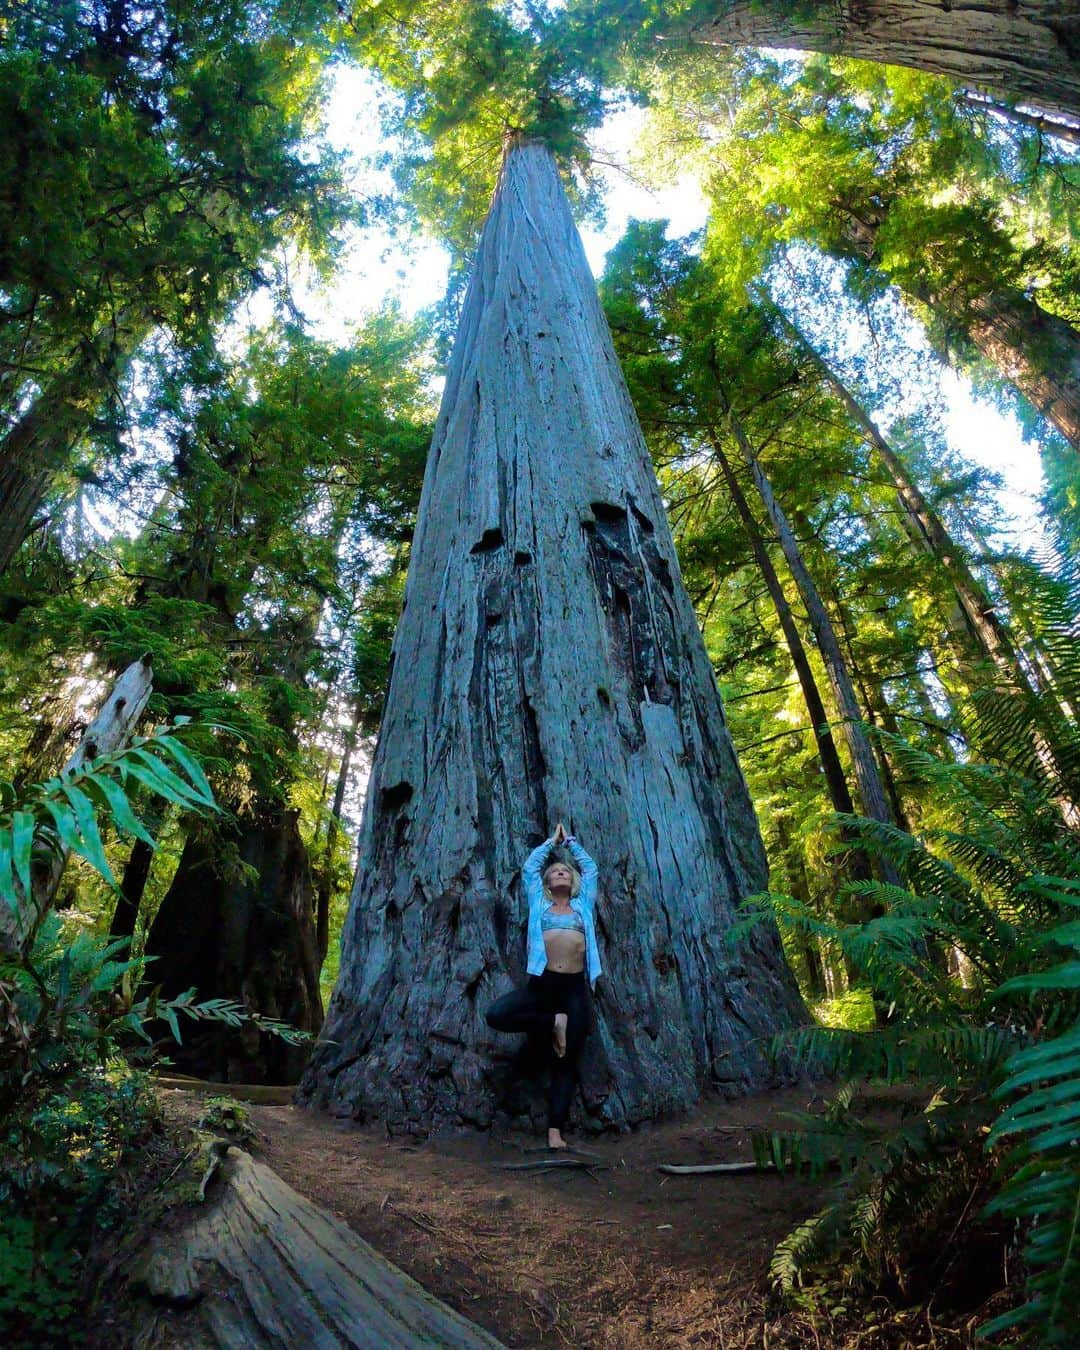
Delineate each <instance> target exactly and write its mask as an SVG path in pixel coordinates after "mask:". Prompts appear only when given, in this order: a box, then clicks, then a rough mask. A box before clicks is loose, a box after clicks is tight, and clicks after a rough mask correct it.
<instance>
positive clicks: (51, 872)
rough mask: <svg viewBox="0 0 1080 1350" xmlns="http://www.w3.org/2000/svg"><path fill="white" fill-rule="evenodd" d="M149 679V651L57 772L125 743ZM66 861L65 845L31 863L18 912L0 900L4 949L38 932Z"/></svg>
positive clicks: (146, 693) (118, 684)
mask: <svg viewBox="0 0 1080 1350" xmlns="http://www.w3.org/2000/svg"><path fill="white" fill-rule="evenodd" d="M153 679H154V672H153V669H152V668H151V665H150V655H149V653H147V655H146V656H144V657H143V658H142V660H140V661H133V662H132V663H131V665H130V666H128V668H127V670H125V671H124V673H123V674H122V675H121V676H120V678H119V679H118V680H117V681H116V683H115V684H114V685H113V687H112V691H111V692H110V694H109V697H108V698H107V699H106V700H105V702H104V703H103V704H102V707H101V710H100V712H99V713H98V715H97V716H96V717H95V718H94V720H93V721H92V722H91V723H90V725H89V726H88V727H87V728H86V733H85V735H84V736H83V738H82V740H81V741H80V742H79V744H78V747H77V748H76V750H75V753H74V754H73V755H72V756H71V758H70V759H69V760H68V762H67V763H66V764H65V765H64V767H63V769H61V771H60V776H61V777H67V776H68V775H69V774H71V773H73V772H74V771H75V770H77V769H79V768H81V767H82V765H83V764H84V763H86V761H87V760H91V759H94V758H96V757H97V756H98V755H111V754H112V753H113V751H114V750H119V749H121V748H122V747H123V746H124V745H125V744H126V743H127V741H128V740H129V739H130V737H131V735H132V733H133V732H134V730H135V727H136V725H137V724H138V721H139V718H140V717H141V716H142V714H143V710H144V709H145V707H146V704H147V701H148V699H149V698H150V690H151V688H152V686H153ZM67 860H68V850H67V849H64V850H62V852H60V853H58V854H57V855H55V856H54V858H53V860H52V862H51V863H49V864H48V866H45V867H42V868H35V870H34V873H33V876H32V883H33V884H32V890H33V894H32V896H30V897H28V898H26V903H24V904H23V905H21V906H20V908H19V911H18V913H13V912H12V911H11V910H10V909H9V908H8V907H7V906H6V905H0V947H2V948H3V949H4V950H5V951H7V952H16V951H18V950H20V949H21V948H23V947H25V946H26V944H27V943H28V942H29V940H30V938H31V937H32V936H33V934H34V933H35V932H36V931H37V927H38V924H39V923H40V922H41V919H42V917H43V916H44V915H45V914H47V913H48V911H49V909H50V908H51V906H52V904H53V901H54V899H55V897H56V891H57V888H58V887H59V885H60V878H61V877H62V876H63V874H64V867H65V865H66V863H67Z"/></svg>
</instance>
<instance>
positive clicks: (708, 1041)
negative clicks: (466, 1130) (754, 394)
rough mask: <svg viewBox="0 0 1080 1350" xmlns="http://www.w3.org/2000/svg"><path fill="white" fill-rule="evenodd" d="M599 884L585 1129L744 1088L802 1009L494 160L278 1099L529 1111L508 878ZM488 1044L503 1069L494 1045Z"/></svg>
mask: <svg viewBox="0 0 1080 1350" xmlns="http://www.w3.org/2000/svg"><path fill="white" fill-rule="evenodd" d="M560 818H561V819H563V820H564V821H566V822H567V824H568V826H570V827H572V829H573V830H574V831H575V832H576V833H577V834H578V836H579V837H580V839H581V840H582V842H583V843H584V844H585V846H586V847H587V848H588V849H589V850H590V851H591V852H592V853H593V854H594V855H595V857H596V859H597V862H598V864H599V867H600V898H599V903H598V915H597V926H598V937H599V941H600V951H601V959H602V961H603V964H604V974H603V976H602V978H601V980H600V981H599V983H598V985H597V989H596V997H595V1002H594V1014H595V1025H594V1030H593V1034H592V1036H591V1037H590V1040H589V1042H588V1044H587V1047H586V1051H585V1056H584V1060H583V1064H582V1107H583V1113H584V1117H585V1120H586V1121H587V1122H588V1123H591V1124H593V1125H597V1126H603V1125H611V1124H619V1125H626V1124H630V1123H634V1122H637V1121H644V1120H648V1119H652V1118H656V1117H658V1116H661V1115H664V1114H665V1113H670V1112H676V1111H681V1110H685V1109H686V1108H687V1107H689V1106H690V1105H691V1104H692V1103H693V1102H694V1100H695V1099H696V1098H697V1096H698V1094H699V1093H700V1091H701V1090H702V1088H703V1087H704V1086H705V1085H706V1084H709V1083H713V1084H718V1085H720V1086H721V1087H722V1088H724V1089H725V1090H728V1091H739V1090H744V1089H747V1088H751V1087H753V1086H755V1085H758V1084H762V1083H764V1082H765V1081H766V1080H767V1079H768V1078H769V1072H770V1071H769V1070H768V1068H767V1067H766V1064H765V1061H764V1059H763V1056H762V1047H761V1044H760V1039H759V1038H760V1037H761V1036H763V1035H764V1034H766V1033H768V1032H770V1031H773V1030H775V1029H776V1028H778V1027H780V1026H784V1025H787V1024H790V1023H792V1022H794V1021H797V1020H799V1019H800V1018H801V1017H802V1016H803V1015H804V1014H803V1010H802V1005H801V1002H800V999H799V996H798V993H797V991H796V987H795V984H794V982H793V979H792V977H791V975H790V972H789V971H788V969H787V967H786V965H785V963H784V959H783V955H782V953H781V949H780V943H779V939H778V936H777V934H776V932H775V930H774V929H772V928H765V927H762V928H759V929H758V930H757V933H756V935H755V936H754V937H753V938H752V939H751V940H750V941H749V942H747V943H744V944H743V945H742V946H740V947H738V948H735V947H733V946H728V945H726V944H725V934H726V933H727V930H728V929H729V928H730V927H731V924H732V922H733V921H734V919H735V918H736V915H737V908H738V904H739V901H740V899H741V898H742V897H743V896H745V895H747V894H749V893H750V892H753V891H756V890H758V889H759V888H760V887H762V886H763V885H764V883H765V878H766V868H765V859H764V856H763V852H762V846H761V840H760V836H759V833H758V828H757V823H756V820H755V818H754V814H753V810H752V808H751V805H750V800H749V796H748V793H747V789H746V785H745V782H744V780H743V777H742V774H741V772H740V770H739V766H738V764H737V762H736V759H735V754H734V751H733V749H732V745H731V741H730V739H729V736H728V733H727V730H726V727H725V724H724V716H723V710H722V708H721V705H720V699H719V695H718V693H717V689H716V685H715V682H714V680H713V675H712V671H711V669H710V666H709V661H708V657H707V655H706V652H705V648H704V644H703V642H702V639H701V634H700V632H699V629H698V626H697V623H696V620H695V617H694V612H693V609H692V607H691V605H690V601H689V599H688V597H687V595H686V592H685V590H684V588H683V584H682V579H681V576H680V573H679V567H678V563H677V561H676V557H675V551H674V547H673V545H672V540H671V535H670V532H669V529H668V525H667V521H666V519H665V516H664V507H663V503H662V502H661V500H660V495H659V492H658V490H657V485H656V480H655V478H654V476H653V472H652V468H651V465H650V463H649V459H648V454H647V451H646V448H645V444H644V441H643V439H642V436H641V432H640V429H639V428H638V425H637V422H636V420H635V417H634V413H633V409H632V407H631V404H630V398H629V395H628V393H627V391H626V387H625V385H624V383H623V379H622V375H621V372H620V370H619V366H618V363H617V360H616V357H615V353H614V349H613V347H612V343H611V338H610V334H609V332H608V330H607V325H606V323H605V320H604V318H603V314H602V311H601V309H600V304H599V301H598V298H597V295H596V291H595V287H594V284H593V280H592V277H591V276H590V274H589V271H588V267H587V264H586V261H585V256H584V253H583V251H582V248H581V242H580V240H579V238H578V236H577V231H576V229H575V227H574V224H573V220H572V218H571V216H570V212H569V208H568V205H567V202H566V198H565V196H564V194H563V191H562V188H561V185H560V183H559V179H558V174H557V172H556V169H555V164H554V161H553V159H552V158H551V155H550V154H549V152H548V151H547V150H546V149H545V148H544V147H543V146H541V145H539V144H536V143H530V142H524V143H517V144H515V145H513V146H512V147H511V148H510V149H509V151H508V154H507V157H506V159H505V161H504V164H503V170H502V174H501V178H500V183H499V188H498V191H497V193H496V196H495V201H494V203H493V205H492V208H491V213H490V216H489V218H488V221H487V225H486V227H485V230H484V234H483V238H482V240H481V244H480V250H479V254H478V257H477V261H476V266H475V272H474V275H473V278H472V283H471V286H470V290H469V294H468V298H467V300H466V303H465V308H464V312H463V314H462V319H461V326H460V329H459V331H458V337H457V343H456V346H455V350H454V355H453V359H452V361H451V365H450V369H449V372H448V375H447V382H446V390H445V393H444V395H443V403H442V408H441V410H440V414H439V418H438V422H437V425H436V432H435V439H434V442H433V444H432V448H431V453H430V456H429V460H428V466H427V475H426V479H425V483H424V490H423V496H422V499H421V504H420V515H419V521H418V524H417V530H416V536H415V539H414V542H413V548H412V554H411V564H410V570H409V579H408V585H407V588H406V601H405V608H404V612H403V615H402V618H401V621H400V624H399V627H398V631H397V635H396V638H395V643H394V655H393V668H392V673H391V682H390V688H389V695H388V699H387V705H386V710H385V714H384V717H383V722H382V728H381V733H380V737H379V744H378V748H377V751H376V755H375V760H374V765H373V769H372V775H371V781H370V786H369V789H368V797H367V803H366V808H365V812H364V821H363V826H362V829H361V839H360V858H359V868H358V873H357V881H356V885H355V888H354V891H353V896H352V903H351V908H350V912H349V917H348V920H347V922H346V928H345V934H344V943H343V950H342V961H341V974H340V977H339V981H338V985H337V988H336V990H335V992H334V996H333V999H332V1001H331V1004H330V1011H329V1013H328V1017H327V1023H326V1027H325V1033H324V1035H325V1040H324V1042H323V1043H322V1044H320V1045H319V1046H318V1047H317V1049H316V1052H315V1054H314V1056H313V1059H312V1063H311V1065H310V1067H309V1070H308V1072H307V1074H306V1076H305V1079H304V1082H303V1084H302V1089H301V1092H302V1096H303V1097H304V1098H305V1099H306V1100H307V1101H309V1102H313V1103H318V1104H319V1105H322V1106H324V1107H326V1108H328V1109H329V1110H330V1111H331V1112H333V1113H335V1114H339V1115H352V1116H355V1117H357V1118H361V1119H363V1118H369V1117H381V1118H383V1119H384V1120H385V1121H386V1122H387V1124H388V1126H389V1127H390V1128H391V1129H394V1130H406V1131H426V1130H428V1129H430V1128H431V1127H433V1126H435V1125H438V1124H453V1123H461V1122H471V1123H474V1124H477V1125H487V1124H489V1123H490V1122H491V1121H492V1120H493V1118H494V1117H495V1115H496V1113H497V1112H506V1113H508V1114H510V1115H516V1114H528V1112H529V1111H530V1110H531V1109H532V1104H533V1103H535V1101H536V1100H537V1092H536V1088H538V1086H539V1085H533V1088H531V1089H529V1090H528V1091H525V1092H521V1093H519V1092H518V1088H517V1086H516V1084H517V1082H518V1079H517V1077H516V1075H514V1074H511V1075H509V1076H508V1075H507V1073H506V1068H505V1061H506V1058H507V1056H508V1053H509V1052H510V1051H511V1050H512V1048H513V1047H512V1043H511V1042H510V1041H509V1039H505V1040H504V1039H502V1038H497V1037H495V1036H494V1034H493V1033H491V1032H489V1031H488V1030H487V1029H486V1027H485V1025H484V1011H485V1009H486V1008H487V1006H488V1005H489V1004H490V1003H491V1002H492V1001H493V1000H494V999H495V998H496V997H497V996H498V995H500V994H502V993H504V992H505V991H506V990H507V989H508V988H509V987H510V985H511V984H512V983H514V982H518V981H521V980H522V979H523V978H524V973H525V972H524V956H525V912H524V901H523V897H522V893H521V883H520V874H519V868H520V865H521V862H522V860H523V859H524V857H525V855H526V853H527V852H528V851H529V850H530V849H531V848H532V847H533V846H534V845H535V844H536V843H537V842H538V841H540V840H542V839H544V838H545V837H547V835H548V834H549V833H550V831H551V828H552V827H553V825H554V823H555V821H556V820H557V819H560ZM500 1051H501V1052H502V1053H500Z"/></svg>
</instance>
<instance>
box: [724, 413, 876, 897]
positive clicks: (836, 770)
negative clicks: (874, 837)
mask: <svg viewBox="0 0 1080 1350" xmlns="http://www.w3.org/2000/svg"><path fill="white" fill-rule="evenodd" d="M710 444H711V446H712V453H713V457H714V458H715V460H716V462H717V464H718V465H719V466H720V471H721V473H722V474H723V475H724V482H725V483H726V484H727V488H728V492H729V493H730V495H731V500H732V502H733V503H734V504H735V510H736V512H737V513H738V516H739V519H740V521H741V522H742V526H743V530H744V531H745V533H746V537H747V540H748V541H749V544H750V549H751V552H752V553H753V555H754V561H755V562H756V563H757V566H758V570H759V571H760V572H761V575H762V576H763V577H764V579H765V585H766V587H767V588H768V591H769V597H770V599H771V600H772V602H773V606H774V608H775V609H776V616H777V618H778V619H779V620H780V628H781V630H782V631H783V634H784V641H785V642H786V643H787V648H788V652H789V653H790V656H791V664H792V665H793V666H794V667H795V674H796V675H797V676H798V680H799V687H800V689H801V690H802V695H803V700H804V702H805V703H806V711H807V714H808V715H809V718H810V725H811V726H812V727H813V731H814V739H815V741H816V742H817V748H818V756H819V758H820V759H821V768H822V772H823V773H824V775H825V786H826V788H827V789H828V792H829V800H830V801H831V802H832V805H833V810H834V811H839V812H841V813H842V814H843V815H854V814H855V805H854V803H853V802H852V800H851V793H850V791H849V790H848V782H847V774H846V773H845V772H844V766H843V765H842V764H841V762H840V756H839V754H838V753H837V749H836V742H835V741H834V740H833V735H832V729H831V727H830V726H829V717H828V714H827V713H826V711H825V704H824V702H823V700H822V697H821V693H820V691H819V690H818V686H817V680H816V678H815V676H814V670H813V667H812V666H811V665H810V658H809V657H808V656H807V653H806V647H805V646H804V645H803V640H802V636H801V634H800V633H799V628H798V625H797V624H796V622H795V617H794V615H793V614H792V612H791V606H790V605H789V604H788V601H787V596H785V594H784V588H783V586H782V585H781V583H780V578H779V576H778V575H777V572H776V568H775V567H774V566H773V562H772V558H770V556H769V550H768V549H767V548H766V546H765V541H764V539H762V537H761V531H760V530H759V529H758V524H757V521H756V520H755V519H754V513H753V512H752V511H751V510H750V504H749V502H748V501H747V500H746V495H745V493H744V492H743V490H742V487H741V486H740V484H739V480H738V479H737V478H736V476H735V472H734V470H733V469H732V467H731V461H730V460H729V459H728V457H727V455H726V454H725V453H724V447H723V442H722V441H721V439H720V437H719V436H716V435H713V436H711V437H710ZM850 868H851V872H852V875H853V876H854V877H855V878H862V879H865V878H868V877H869V876H870V863H869V860H868V859H867V857H866V855H865V853H863V852H862V851H861V850H859V849H855V850H853V851H852V854H851V857H850Z"/></svg>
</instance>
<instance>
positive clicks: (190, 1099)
mask: <svg viewBox="0 0 1080 1350" xmlns="http://www.w3.org/2000/svg"><path fill="white" fill-rule="evenodd" d="M810 1094H811V1089H809V1088H806V1089H802V1090H792V1091H787V1092H782V1093H773V1094H770V1095H766V1096H762V1097H756V1098H751V1099H747V1100H743V1101H737V1102H714V1103H710V1104H708V1105H706V1106H704V1107H703V1108H702V1109H701V1110H700V1111H699V1112H697V1113H696V1115H695V1116H694V1117H693V1118H692V1119H690V1120H687V1121H681V1122H678V1123H674V1124H669V1125H661V1126H656V1127H653V1128H652V1129H649V1130H643V1131H641V1132H639V1133H637V1134H633V1135H628V1136H623V1137H621V1138H613V1139H607V1140H600V1141H597V1142H591V1141H590V1142H588V1143H587V1144H586V1147H588V1149H589V1150H590V1151H592V1152H595V1153H597V1154H599V1155H600V1157H601V1158H602V1160H603V1161H604V1162H605V1163H606V1164H607V1167H606V1168H605V1169H599V1168H598V1169H597V1170H596V1171H594V1172H581V1171H566V1172H563V1171H554V1172H547V1173H531V1172H505V1171H500V1170H499V1169H498V1167H497V1166H496V1164H497V1163H499V1162H513V1161H521V1160H522V1159H523V1158H524V1157H525V1156H526V1155H525V1153H524V1150H525V1149H527V1148H531V1147H533V1146H535V1145H536V1143H537V1142H538V1141H536V1140H534V1139H528V1138H524V1137H515V1138H506V1139H498V1138H489V1137H488V1136H486V1135H471V1136H466V1137H462V1138H451V1139H442V1140H434V1141H431V1142H429V1143H426V1144H422V1145H415V1144H409V1143H404V1142H400V1141H395V1140H387V1139H386V1138H385V1136H384V1135H383V1134H382V1132H380V1131H378V1130H375V1129H373V1128H370V1127H358V1126H354V1125H351V1124H343V1123H341V1122H336V1121H333V1120H331V1119H329V1118H328V1117H326V1116H323V1115H320V1114H317V1113H314V1112H310V1111H305V1110H300V1109H299V1108H297V1107H292V1106H254V1105H252V1106H249V1107H248V1110H249V1111H250V1114H251V1117H252V1120H253V1122H254V1124H255V1126H256V1128H257V1129H258V1131H259V1134H260V1145H261V1149H260V1151H261V1155H262V1157H263V1158H264V1159H265V1160H266V1161H267V1162H269V1164H270V1165H271V1166H272V1167H273V1168H274V1169H275V1170H276V1171H277V1172H278V1173H279V1174H280V1175H281V1176H282V1177H284V1178H285V1180H286V1181H288V1182H289V1183H290V1184H291V1185H293V1186H295V1187H296V1189H297V1190H299V1191H300V1192H301V1193H302V1194H304V1195H306V1196H309V1197H310V1198H311V1199H313V1200H315V1201H317V1202H319V1203H320V1204H322V1205H325V1206H326V1207H327V1208H328V1209H330V1210H331V1211H332V1212H333V1213H334V1214H336V1215H338V1216H339V1217H340V1218H342V1219H344V1220H345V1221H346V1222H347V1223H348V1224H349V1225H350V1226H351V1227H352V1228H353V1229H354V1230H355V1231H356V1232H357V1233H359V1234H360V1235H361V1236H362V1237H364V1238H365V1239H367V1241H369V1242H371V1243H372V1244H373V1245H374V1246H375V1247H377V1248H378V1249H379V1250H380V1251H381V1252H383V1253H384V1254H385V1255H386V1256H388V1257H389V1258H390V1259H391V1260H392V1261H394V1262H395V1263H396V1264H397V1265H399V1266H400V1267H401V1268H402V1269H404V1270H405V1271H407V1272H408V1273H409V1274H410V1275H412V1276H413V1277H414V1278H415V1279H417V1280H419V1281H420V1282H421V1284H423V1285H424V1286H425V1287H426V1288H427V1289H429V1290H431V1291H432V1292H433V1293H435V1294H437V1295H438V1296H439V1297H440V1298H443V1299H445V1300H446V1301H447V1302H448V1303H450V1304H451V1305H452V1306H453V1307H455V1308H457V1309H458V1310H459V1311H461V1312H463V1313H465V1314H466V1315H467V1316H469V1317H471V1318H473V1319H474V1320H475V1321H477V1322H479V1323H480V1324H481V1325H482V1326H484V1327H486V1328H487V1329H488V1330H490V1331H492V1332H493V1333H495V1334H496V1335H497V1336H499V1337H500V1338H501V1339H502V1340H503V1341H504V1342H505V1344H506V1345H507V1346H511V1347H526V1346H556V1345H569V1346H575V1347H581V1348H582V1350H584V1348H585V1347H589V1348H592V1347H597V1348H599V1347H604V1350H637V1348H638V1347H642V1348H644V1347H646V1346H648V1347H650V1350H653V1348H654V1347H683V1346H723V1347H729V1348H730V1350H736V1347H743V1346H760V1345H762V1344H764V1343H767V1344H769V1345H770V1346H782V1345H799V1344H812V1343H813V1341H814V1339H815V1337H814V1335H813V1333H812V1332H809V1331H808V1330H807V1329H806V1327H805V1325H804V1324H800V1326H799V1327H796V1326H795V1325H793V1324H792V1319H791V1318H790V1317H783V1318H780V1319H778V1321H777V1322H775V1323H774V1324H773V1326H772V1327H771V1328H769V1327H768V1326H767V1324H768V1322H769V1320H770V1319H769V1317H768V1315H767V1312H766V1307H765V1305H766V1302H767V1300H766V1298H765V1282H764V1275H765V1269H766V1266H767V1262H768V1257H769V1254H770V1253H771V1250H772V1247H773V1245H774V1244H775V1242H776V1241H777V1239H778V1238H780V1237H782V1236H783V1235H784V1234H785V1233H786V1232H788V1231H789V1230H790V1229H791V1227H792V1226H793V1225H794V1224H795V1223H796V1222H798V1220H799V1219H801V1218H802V1217H804V1216H805V1215H807V1214H809V1213H810V1212H812V1210H813V1209H814V1208H815V1199H816V1198H817V1197H818V1196H819V1195H820V1194H821V1190H822V1187H821V1186H819V1185H810V1184H809V1183H805V1182H801V1181H797V1180H792V1179H790V1178H789V1179H784V1178H779V1177H774V1176H769V1175H750V1176H734V1177H732V1176H707V1177H675V1176H665V1175H663V1174H661V1173H659V1172H657V1171H656V1166H657V1164H658V1163H661V1162H682V1163H686V1162H704V1161H732V1160H737V1159H748V1158H749V1157H750V1156H751V1155H750V1147H749V1142H748V1132H749V1130H750V1129H751V1128H753V1129H757V1128H761V1127H763V1126H767V1125H769V1124H772V1123H779V1115H780V1113H781V1112H782V1111H785V1110H793V1109H804V1108H805V1107H806V1106H807V1104H808V1099H809V1096H810ZM165 1095H166V1096H167V1097H168V1098H170V1099H172V1103H173V1110H175V1111H179V1112H182V1113H186V1110H187V1109H194V1108H196V1106H197V1099H196V1098H195V1097H194V1094H189V1093H172V1092H170V1093H167V1094H165ZM182 1103H183V1104H182ZM766 1336H767V1340H766ZM804 1337H805V1338H806V1339H804Z"/></svg>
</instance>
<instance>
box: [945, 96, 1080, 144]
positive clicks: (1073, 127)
mask: <svg viewBox="0 0 1080 1350" xmlns="http://www.w3.org/2000/svg"><path fill="white" fill-rule="evenodd" d="M957 97H958V98H959V99H960V100H961V101H962V102H963V103H966V104H967V105H968V107H970V108H975V109H976V110H978V111H980V112H990V113H996V114H997V115H998V116H999V117H1007V118H1008V119H1009V121H1010V122H1019V123H1020V124H1021V125H1022V126H1026V127H1033V128H1034V129H1035V130H1036V131H1041V132H1042V133H1043V134H1044V135H1047V136H1056V137H1057V139H1058V140H1060V141H1069V142H1071V143H1072V144H1073V145H1080V122H1077V123H1074V122H1063V121H1062V120H1061V119H1060V118H1057V117H1046V116H1044V115H1043V114H1042V113H1029V112H1022V111H1021V110H1020V109H1019V108H1014V107H1012V106H1011V104H1008V103H997V102H995V101H994V99H992V98H984V97H983V96H982V95H981V94H973V93H972V92H971V91H970V90H964V91H963V92H962V93H960V94H958V95H957Z"/></svg>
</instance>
